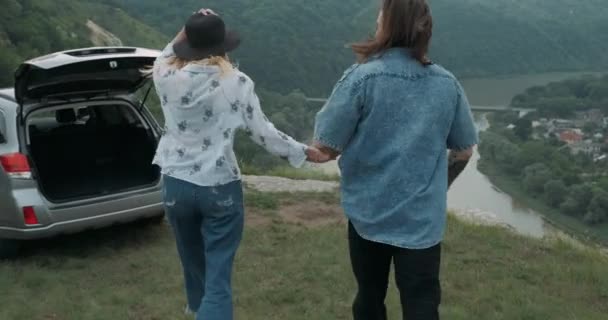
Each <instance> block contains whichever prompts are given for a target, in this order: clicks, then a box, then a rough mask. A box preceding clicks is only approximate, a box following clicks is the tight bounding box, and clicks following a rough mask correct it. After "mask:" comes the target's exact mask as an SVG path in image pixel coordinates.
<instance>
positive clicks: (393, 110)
mask: <svg viewBox="0 0 608 320" xmlns="http://www.w3.org/2000/svg"><path fill="white" fill-rule="evenodd" d="M315 139H316V140H317V141H318V142H320V143H321V144H323V145H325V146H328V147H330V148H332V149H335V150H337V151H340V152H341V153H342V156H341V158H340V160H339V165H340V169H341V172H342V204H343V207H344V210H345V213H346V215H347V216H348V218H349V219H350V221H351V222H352V224H353V226H354V227H355V229H356V230H357V232H358V233H359V234H360V235H361V236H362V237H363V238H365V239H367V240H370V241H374V242H380V243H385V244H389V245H393V246H397V247H402V248H409V249H426V248H429V247H432V246H434V245H436V244H438V243H440V242H441V241H442V239H443V235H444V230H445V225H446V210H447V208H446V207H447V189H448V184H447V165H448V161H447V149H453V150H462V149H467V148H469V147H472V146H474V145H476V144H477V143H478V135H477V129H476V127H475V124H474V120H473V117H472V113H471V108H470V106H469V103H468V101H467V98H466V95H465V93H464V91H463V89H462V87H461V86H460V84H459V83H458V81H457V80H456V78H455V77H454V76H453V75H452V74H451V73H449V72H448V71H446V70H445V69H443V68H442V67H440V66H438V65H430V66H423V65H422V64H420V63H419V62H418V61H417V60H415V59H414V58H413V57H412V56H411V55H410V53H409V51H408V50H407V49H403V48H393V49H390V50H388V51H386V52H384V53H383V54H381V55H378V56H376V57H374V58H372V59H370V60H369V61H368V62H367V63H364V64H356V65H354V66H352V67H351V68H349V69H348V70H347V71H346V72H345V74H344V76H343V77H342V79H340V80H339V81H338V84H337V85H336V87H335V88H334V91H333V93H332V95H331V97H330V99H329V101H328V102H327V104H326V105H325V106H324V107H323V109H322V110H321V111H320V112H319V113H318V115H317V119H316V127H315Z"/></svg>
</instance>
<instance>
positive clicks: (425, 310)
mask: <svg viewBox="0 0 608 320" xmlns="http://www.w3.org/2000/svg"><path fill="white" fill-rule="evenodd" d="M348 239H349V246H350V255H351V263H352V267H353V272H354V273H355V278H357V284H358V286H359V290H358V292H357V297H356V298H355V302H354V304H353V316H354V319H355V320H386V319H387V316H386V306H385V304H384V300H385V298H386V293H387V289H388V281H389V273H390V269H391V262H392V261H394V263H395V280H396V282H397V287H398V288H399V292H400V295H401V306H402V310H403V319H404V320H439V304H440V303H441V285H440V283H439V269H440V263H441V245H440V244H439V245H436V246H434V247H432V248H429V249H424V250H409V249H403V248H398V247H394V246H390V245H386V244H382V243H377V242H372V241H368V240H365V239H363V238H362V237H361V236H360V235H359V234H358V233H357V231H356V230H355V228H354V227H353V225H352V224H350V223H349V226H348Z"/></svg>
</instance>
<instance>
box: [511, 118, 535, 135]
mask: <svg viewBox="0 0 608 320" xmlns="http://www.w3.org/2000/svg"><path fill="white" fill-rule="evenodd" d="M514 131H515V135H516V136H517V137H519V138H520V139H521V140H522V141H527V140H529V139H530V136H531V135H532V121H531V120H530V119H527V118H522V119H519V120H517V121H516V122H515V129H514Z"/></svg>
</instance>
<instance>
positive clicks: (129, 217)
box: [0, 202, 164, 240]
mask: <svg viewBox="0 0 608 320" xmlns="http://www.w3.org/2000/svg"><path fill="white" fill-rule="evenodd" d="M163 214H164V209H163V204H162V203H160V202H159V203H154V204H149V205H145V206H139V207H136V208H129V209H126V210H120V211H114V212H110V213H105V214H100V215H96V216H87V217H82V218H78V219H72V220H67V221H58V222H53V223H50V224H48V225H44V226H40V227H36V226H34V227H24V228H14V227H5V226H0V238H4V239H16V240H34V239H41V238H47V237H53V236H56V235H60V234H70V233H77V232H82V231H85V230H91V229H99V228H104V227H108V226H111V225H115V224H123V223H129V222H132V221H135V220H140V219H145V218H152V217H158V216H160V215H163Z"/></svg>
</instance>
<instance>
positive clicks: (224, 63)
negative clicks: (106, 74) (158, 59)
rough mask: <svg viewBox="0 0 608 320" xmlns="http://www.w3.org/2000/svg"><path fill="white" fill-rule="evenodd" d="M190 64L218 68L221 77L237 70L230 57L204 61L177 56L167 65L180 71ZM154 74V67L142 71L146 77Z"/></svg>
mask: <svg viewBox="0 0 608 320" xmlns="http://www.w3.org/2000/svg"><path fill="white" fill-rule="evenodd" d="M189 64H196V65H201V66H217V67H219V68H220V75H222V76H223V75H225V74H228V73H230V72H232V71H234V69H235V68H236V67H235V66H234V65H232V63H231V62H230V60H229V59H228V56H212V57H209V58H206V59H202V60H186V59H181V58H178V57H176V56H172V57H169V58H167V65H169V66H171V67H174V68H176V69H178V70H181V69H183V68H184V67H185V66H187V65H189ZM153 72H154V66H149V67H146V68H144V69H143V70H141V73H142V74H144V76H146V77H152V73H153Z"/></svg>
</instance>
